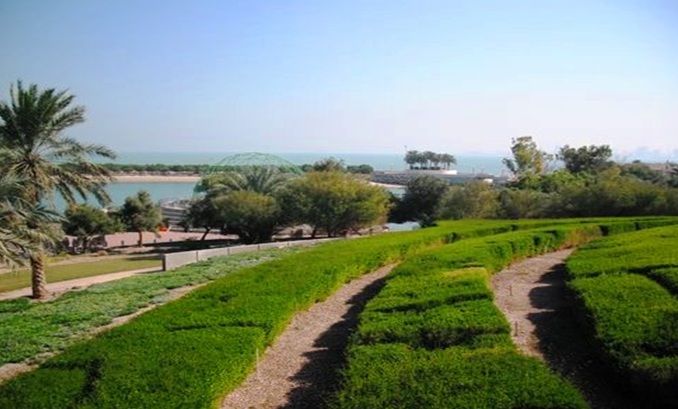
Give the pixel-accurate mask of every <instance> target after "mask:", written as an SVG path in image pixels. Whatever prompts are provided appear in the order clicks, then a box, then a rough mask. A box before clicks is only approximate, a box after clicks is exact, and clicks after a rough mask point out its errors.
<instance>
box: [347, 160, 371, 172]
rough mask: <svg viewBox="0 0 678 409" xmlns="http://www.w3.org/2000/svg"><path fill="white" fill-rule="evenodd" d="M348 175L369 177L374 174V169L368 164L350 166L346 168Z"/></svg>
mask: <svg viewBox="0 0 678 409" xmlns="http://www.w3.org/2000/svg"><path fill="white" fill-rule="evenodd" d="M346 171H347V172H348V173H357V174H360V175H369V174H371V173H373V172H374V168H373V167H372V166H370V165H367V164H364V163H363V164H362V165H349V166H347V167H346Z"/></svg>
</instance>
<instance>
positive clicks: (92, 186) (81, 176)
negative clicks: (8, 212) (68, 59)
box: [0, 81, 115, 298]
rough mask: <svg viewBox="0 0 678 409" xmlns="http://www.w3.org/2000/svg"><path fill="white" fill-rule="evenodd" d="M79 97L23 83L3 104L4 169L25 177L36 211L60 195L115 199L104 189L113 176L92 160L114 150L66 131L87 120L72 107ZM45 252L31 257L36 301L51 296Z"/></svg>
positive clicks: (31, 222) (0, 164)
mask: <svg viewBox="0 0 678 409" xmlns="http://www.w3.org/2000/svg"><path fill="white" fill-rule="evenodd" d="M74 98H75V96H73V95H70V94H68V93H67V92H66V91H56V90H55V89H52V88H50V89H46V90H39V89H38V87H37V85H34V84H32V85H30V86H29V87H28V88H24V87H23V84H22V83H21V81H17V84H16V86H11V87H10V102H9V103H7V102H4V101H0V119H1V120H2V123H0V148H1V149H2V152H1V156H0V171H2V172H3V173H5V174H7V175H15V176H16V177H18V178H21V179H24V180H25V184H24V192H23V195H22V196H23V198H24V200H25V201H26V202H27V203H28V204H29V205H30V206H32V207H34V208H37V206H39V205H40V204H41V203H44V202H47V203H48V204H50V205H52V206H53V203H54V202H53V199H54V196H55V192H58V193H59V194H60V195H61V196H62V197H63V198H64V199H65V200H66V202H68V203H74V202H75V193H77V194H78V195H79V196H81V197H82V198H86V196H87V194H88V193H89V194H92V195H93V196H94V197H95V198H96V199H97V200H99V201H100V202H101V203H107V202H108V201H110V198H109V196H108V194H107V193H106V191H105V189H104V187H105V185H106V182H108V181H109V180H110V174H109V172H108V171H107V170H106V169H105V168H104V167H103V166H101V165H98V164H95V163H92V162H91V161H90V157H91V156H102V157H105V158H111V159H112V158H115V154H114V153H113V151H111V150H110V149H108V148H106V147H104V146H101V145H94V144H82V143H80V142H78V141H77V140H75V139H73V138H69V137H66V136H63V135H62V132H63V131H64V130H65V129H67V128H69V127H71V126H73V125H76V124H79V123H81V122H84V112H85V109H84V107H81V106H75V107H72V106H71V104H72V102H73V99H74ZM40 222H41V220H39V219H35V218H29V219H27V227H28V228H29V229H32V230H35V229H37V228H38V227H40V225H39V224H40ZM38 247H40V248H41V249H42V251H38V252H35V253H33V254H31V255H30V256H29V259H30V264H31V271H32V282H33V297H34V298H44V297H46V296H47V289H46V287H45V285H46V281H45V272H44V269H43V254H44V243H40V244H39V246H38Z"/></svg>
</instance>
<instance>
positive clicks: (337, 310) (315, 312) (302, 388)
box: [221, 265, 394, 409]
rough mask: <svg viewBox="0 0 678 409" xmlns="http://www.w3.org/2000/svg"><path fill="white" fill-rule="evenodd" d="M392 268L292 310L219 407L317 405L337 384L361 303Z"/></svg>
mask: <svg viewBox="0 0 678 409" xmlns="http://www.w3.org/2000/svg"><path fill="white" fill-rule="evenodd" d="M393 267H394V266H392V265H391V266H386V267H382V268H380V269H378V270H376V271H374V272H372V273H369V274H366V275H364V276H362V277H360V278H358V279H355V280H353V281H351V282H350V283H348V284H346V285H344V286H343V287H342V288H341V289H339V290H338V291H337V292H335V293H334V294H333V295H331V296H330V297H329V298H328V299H327V300H325V301H323V302H320V303H317V304H314V305H313V306H312V307H311V308H309V309H308V310H307V311H304V312H301V313H299V314H297V315H296V316H295V317H294V318H293V319H292V322H291V323H290V324H289V325H288V327H287V329H286V330H285V331H284V332H283V333H282V334H281V335H280V336H279V337H278V338H277V339H276V341H275V342H274V343H273V345H271V347H269V348H268V349H267V350H266V352H265V353H264V354H262V358H261V360H260V361H259V363H258V365H257V368H256V370H255V371H254V372H253V373H252V374H250V376H249V377H248V378H247V380H246V381H245V382H244V383H243V384H242V385H241V386H240V387H239V388H238V389H236V390H235V391H233V392H232V393H231V394H229V395H228V396H226V397H225V398H224V400H223V402H222V405H221V408H223V409H226V408H228V409H240V408H242V409H250V408H252V409H254V408H256V409H264V408H295V409H298V408H320V407H324V406H325V405H324V403H325V402H326V399H327V397H328V394H329V393H331V392H332V391H333V388H335V387H336V386H337V383H338V373H337V368H338V367H340V366H341V364H342V362H343V360H344V356H343V354H344V350H345V348H346V345H347V343H348V338H349V335H350V334H351V332H352V331H353V329H354V328H355V326H356V323H357V317H358V314H359V313H360V311H361V310H362V309H363V307H364V305H365V303H366V302H367V301H368V300H369V299H370V298H372V297H373V296H374V295H375V294H376V293H377V292H378V291H379V289H380V288H381V287H382V286H383V279H384V277H385V276H386V275H387V274H388V273H389V272H390V271H391V270H392V269H393Z"/></svg>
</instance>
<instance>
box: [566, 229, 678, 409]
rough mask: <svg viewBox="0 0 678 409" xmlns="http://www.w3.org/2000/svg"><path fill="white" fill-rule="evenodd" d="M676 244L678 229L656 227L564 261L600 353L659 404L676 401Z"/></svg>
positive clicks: (598, 244)
mask: <svg viewBox="0 0 678 409" xmlns="http://www.w3.org/2000/svg"><path fill="white" fill-rule="evenodd" d="M652 224H654V223H652ZM638 225H640V223H638ZM646 225H649V224H646ZM677 244H678V229H676V228H675V227H659V228H654V229H649V230H646V231H639V232H634V233H627V234H620V235H618V236H614V237H608V238H604V239H601V240H598V241H594V242H592V243H590V244H589V245H587V246H584V247H583V248H581V249H580V250H578V251H577V252H576V253H575V255H574V256H573V257H572V258H571V259H570V260H569V261H568V263H567V268H568V272H569V275H570V277H571V278H572V281H571V282H570V283H569V286H570V288H571V289H572V291H573V292H574V294H575V296H576V300H577V301H578V313H579V316H580V319H581V321H582V322H583V323H584V325H585V327H586V328H587V331H588V333H590V334H591V342H592V343H593V344H594V345H595V346H596V348H597V350H598V351H599V353H600V356H601V359H602V360H603V361H605V362H607V363H608V364H609V366H610V367H611V368H612V369H613V370H614V371H615V372H616V374H617V375H618V376H619V377H620V379H623V380H625V381H627V382H629V383H630V384H631V385H632V386H633V387H634V389H635V391H636V393H637V394H639V395H641V396H643V397H644V398H645V399H646V401H647V402H648V405H651V404H654V405H656V406H657V407H678V402H676V400H675V390H676V388H678V300H677V299H676V297H675V294H677V293H678V257H677V255H676V252H675V248H676V245H677ZM671 293H673V295H672V294H671Z"/></svg>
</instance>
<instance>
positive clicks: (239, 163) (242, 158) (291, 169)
mask: <svg viewBox="0 0 678 409" xmlns="http://www.w3.org/2000/svg"><path fill="white" fill-rule="evenodd" d="M223 166H233V167H234V168H241V167H266V168H277V169H278V170H280V172H282V173H294V174H296V175H301V174H303V173H304V172H303V171H302V170H301V168H300V167H299V166H297V165H295V164H294V163H292V162H290V161H288V160H285V159H283V158H281V157H280V156H276V155H271V154H269V153H260V152H247V153H238V154H235V155H230V156H227V157H225V158H223V159H222V160H220V161H219V162H217V163H216V164H215V165H212V166H211V167H210V168H209V169H208V170H207V172H206V174H205V175H204V176H208V175H211V174H213V173H217V172H220V170H219V169H220V168H221V167H223Z"/></svg>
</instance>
